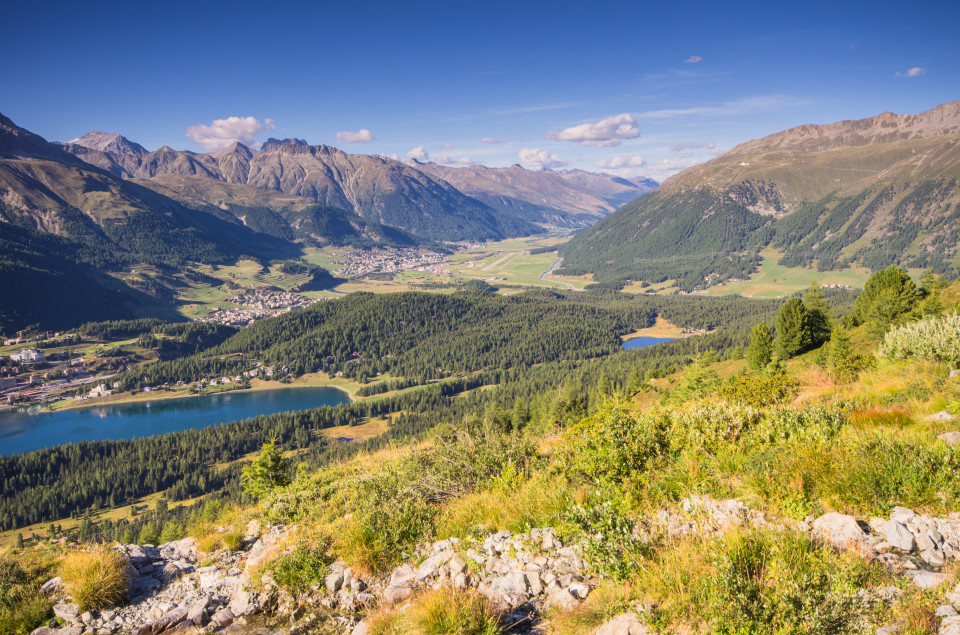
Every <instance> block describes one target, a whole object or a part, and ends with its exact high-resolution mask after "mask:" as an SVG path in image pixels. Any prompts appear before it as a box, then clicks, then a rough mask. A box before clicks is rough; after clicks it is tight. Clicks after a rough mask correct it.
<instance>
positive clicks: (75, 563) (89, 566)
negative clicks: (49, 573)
mask: <svg viewBox="0 0 960 635" xmlns="http://www.w3.org/2000/svg"><path fill="white" fill-rule="evenodd" d="M60 575H61V577H62V578H63V582H64V584H65V585H66V587H67V591H68V592H69V593H70V596H71V597H73V601H74V602H75V603H76V604H77V605H78V606H79V607H80V611H81V612H83V611H88V610H90V609H104V608H108V607H110V606H114V605H116V604H118V603H119V602H121V601H123V600H124V599H125V598H126V595H127V585H128V583H129V579H128V578H127V561H126V559H125V558H124V557H123V556H121V555H120V554H119V553H117V552H116V551H114V550H112V549H106V548H101V549H97V550H95V551H86V552H84V551H74V552H71V553H69V554H67V555H66V556H65V557H64V559H63V561H62V562H61V563H60Z"/></svg>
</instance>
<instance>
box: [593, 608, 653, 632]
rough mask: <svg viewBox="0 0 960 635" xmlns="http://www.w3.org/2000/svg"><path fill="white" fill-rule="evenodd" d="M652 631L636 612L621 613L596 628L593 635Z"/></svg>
mask: <svg viewBox="0 0 960 635" xmlns="http://www.w3.org/2000/svg"><path fill="white" fill-rule="evenodd" d="M652 632H653V631H651V630H650V629H649V628H648V627H647V626H646V625H645V624H642V623H641V622H640V620H639V619H638V618H637V615H636V613H623V614H622V615H618V616H616V617H615V618H613V619H612V620H610V621H608V622H606V623H605V624H604V625H603V626H601V627H600V628H598V629H597V632H596V633H595V634H594V635H649V634H650V633H652Z"/></svg>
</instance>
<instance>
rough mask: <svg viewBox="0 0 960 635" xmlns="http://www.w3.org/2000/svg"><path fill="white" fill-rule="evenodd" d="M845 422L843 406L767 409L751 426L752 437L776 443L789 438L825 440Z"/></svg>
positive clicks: (845, 416)
mask: <svg viewBox="0 0 960 635" xmlns="http://www.w3.org/2000/svg"><path fill="white" fill-rule="evenodd" d="M846 423H847V415H846V410H845V408H843V407H842V406H832V407H824V406H809V407H807V408H802V409H793V408H778V409H776V410H773V411H772V412H769V413H767V416H766V417H764V418H763V421H762V422H760V423H759V425H757V426H756V428H755V429H754V430H753V435H752V437H753V439H754V440H755V441H758V442H760V443H777V442H781V441H787V440H789V439H795V440H804V441H828V440H830V439H833V438H834V437H836V436H837V433H839V432H840V429H841V428H842V427H843V426H844V425H845V424H846Z"/></svg>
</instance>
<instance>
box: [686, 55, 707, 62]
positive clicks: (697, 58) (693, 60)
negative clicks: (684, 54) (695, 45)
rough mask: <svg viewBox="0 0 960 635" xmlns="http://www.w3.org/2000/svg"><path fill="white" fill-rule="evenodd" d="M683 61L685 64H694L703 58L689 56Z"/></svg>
mask: <svg viewBox="0 0 960 635" xmlns="http://www.w3.org/2000/svg"><path fill="white" fill-rule="evenodd" d="M683 61H684V62H686V63H687V64H696V63H697V62H702V61H703V58H702V57H700V56H699V55H691V56H690V57H688V58H687V59H685V60H683Z"/></svg>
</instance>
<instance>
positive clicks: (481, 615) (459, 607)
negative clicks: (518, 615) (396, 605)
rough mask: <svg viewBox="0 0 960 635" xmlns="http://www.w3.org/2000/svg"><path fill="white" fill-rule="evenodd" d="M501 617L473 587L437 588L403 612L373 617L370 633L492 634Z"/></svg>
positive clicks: (417, 599)
mask: <svg viewBox="0 0 960 635" xmlns="http://www.w3.org/2000/svg"><path fill="white" fill-rule="evenodd" d="M501 620H502V616H501V614H500V612H499V611H497V610H495V609H494V608H493V607H492V606H491V604H490V602H489V600H487V598H485V597H483V596H482V595H480V594H479V593H477V592H476V591H473V590H467V591H456V590H453V589H439V590H436V591H428V592H427V593H425V594H423V595H421V596H418V597H417V598H415V599H414V600H413V602H412V603H411V605H410V607H409V608H408V609H406V610H405V611H397V612H393V613H381V614H380V615H377V616H375V617H374V618H373V620H372V622H373V623H372V624H371V629H370V631H371V633H372V634H373V635H449V634H455V635H496V634H497V633H500V632H501Z"/></svg>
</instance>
